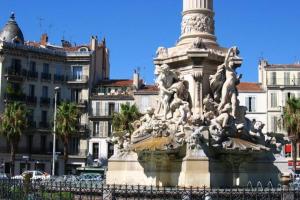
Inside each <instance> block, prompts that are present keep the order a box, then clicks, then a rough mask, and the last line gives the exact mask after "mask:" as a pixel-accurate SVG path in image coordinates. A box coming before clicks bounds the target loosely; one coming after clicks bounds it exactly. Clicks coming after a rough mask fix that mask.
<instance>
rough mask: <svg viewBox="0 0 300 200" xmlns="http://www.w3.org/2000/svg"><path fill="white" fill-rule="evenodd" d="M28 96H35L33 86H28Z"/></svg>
mask: <svg viewBox="0 0 300 200" xmlns="http://www.w3.org/2000/svg"><path fill="white" fill-rule="evenodd" d="M29 96H30V97H34V96H35V86H34V85H29Z"/></svg>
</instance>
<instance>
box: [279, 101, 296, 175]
mask: <svg viewBox="0 0 300 200" xmlns="http://www.w3.org/2000/svg"><path fill="white" fill-rule="evenodd" d="M283 122H284V123H283V124H284V127H285V129H286V130H287V133H288V136H289V138H290V140H291V142H292V149H293V153H292V154H293V169H294V171H295V172H296V162H297V142H298V141H299V138H300V99H296V98H291V99H288V100H287V102H286V107H285V108H284V113H283Z"/></svg>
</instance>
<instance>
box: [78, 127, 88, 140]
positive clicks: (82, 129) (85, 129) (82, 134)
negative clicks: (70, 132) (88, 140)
mask: <svg viewBox="0 0 300 200" xmlns="http://www.w3.org/2000/svg"><path fill="white" fill-rule="evenodd" d="M76 130H77V132H78V133H79V135H80V137H83V138H85V137H87V136H88V133H89V128H88V126H87V125H86V124H84V125H82V124H80V125H77V126H76Z"/></svg>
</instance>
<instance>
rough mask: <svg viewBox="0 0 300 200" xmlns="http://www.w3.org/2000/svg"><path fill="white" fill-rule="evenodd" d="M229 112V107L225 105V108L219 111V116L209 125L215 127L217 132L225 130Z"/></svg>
mask: <svg viewBox="0 0 300 200" xmlns="http://www.w3.org/2000/svg"><path fill="white" fill-rule="evenodd" d="M231 110H232V108H231V105H230V104H226V105H225V107H224V108H223V109H222V110H221V111H220V114H219V116H217V117H216V118H215V119H213V120H211V125H215V126H216V127H217V129H218V130H219V131H221V130H223V129H224V128H227V127H228V120H229V117H230V113H231Z"/></svg>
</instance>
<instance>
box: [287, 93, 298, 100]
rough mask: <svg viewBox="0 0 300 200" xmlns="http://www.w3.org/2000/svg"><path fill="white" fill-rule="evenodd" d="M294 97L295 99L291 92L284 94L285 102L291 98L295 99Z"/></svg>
mask: <svg viewBox="0 0 300 200" xmlns="http://www.w3.org/2000/svg"><path fill="white" fill-rule="evenodd" d="M295 97H296V95H295V94H294V93H292V92H288V93H286V100H288V99H292V98H295Z"/></svg>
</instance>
